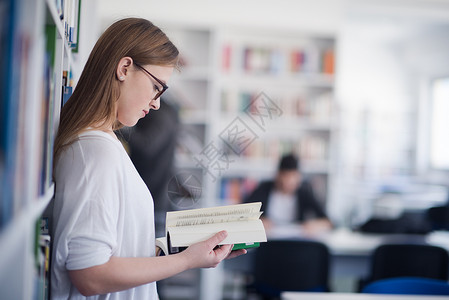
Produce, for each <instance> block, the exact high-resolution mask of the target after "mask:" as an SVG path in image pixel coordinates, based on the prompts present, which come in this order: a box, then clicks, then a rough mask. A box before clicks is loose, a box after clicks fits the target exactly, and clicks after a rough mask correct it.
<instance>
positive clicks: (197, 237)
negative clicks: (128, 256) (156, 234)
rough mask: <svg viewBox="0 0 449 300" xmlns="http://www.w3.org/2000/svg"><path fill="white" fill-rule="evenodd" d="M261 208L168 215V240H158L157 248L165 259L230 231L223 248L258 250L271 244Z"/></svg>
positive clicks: (257, 204)
mask: <svg viewBox="0 0 449 300" xmlns="http://www.w3.org/2000/svg"><path fill="white" fill-rule="evenodd" d="M261 207H262V203H261V202H255V203H246V204H236V205H227V206H216V207H208V208H198V209H189V210H182V211H171V212H167V215H166V224H165V237H160V238H157V239H156V246H157V247H159V249H160V250H161V251H162V252H163V253H164V254H165V255H169V254H174V253H179V252H181V251H183V250H185V249H186V248H187V247H188V246H190V245H192V244H195V243H198V242H201V241H205V240H207V239H208V238H210V237H212V236H213V235H214V234H216V233H218V232H219V231H222V230H226V231H227V233H228V236H227V237H226V239H224V240H223V241H222V242H221V243H220V245H226V244H234V246H233V248H232V250H237V249H244V248H254V247H258V246H259V245H260V243H261V242H266V241H267V237H266V234H265V228H264V226H263V224H262V221H261V220H260V216H261V215H262V212H261V211H260V208H261Z"/></svg>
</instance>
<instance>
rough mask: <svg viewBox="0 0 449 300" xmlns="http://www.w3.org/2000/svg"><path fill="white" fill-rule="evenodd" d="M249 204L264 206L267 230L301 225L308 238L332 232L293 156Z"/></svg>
mask: <svg viewBox="0 0 449 300" xmlns="http://www.w3.org/2000/svg"><path fill="white" fill-rule="evenodd" d="M245 202H246V203H248V202H262V211H264V214H263V215H262V218H261V219H262V221H263V223H264V226H265V228H266V229H267V230H270V228H272V227H275V226H283V225H291V224H299V225H301V228H302V231H303V232H304V233H305V234H311V235H313V234H316V233H319V232H323V231H326V230H329V229H331V228H332V224H331V222H330V221H329V219H328V218H327V216H326V213H325V212H324V210H323V208H322V207H321V205H320V203H319V202H318V200H317V199H316V197H315V195H314V192H313V189H312V185H311V184H310V183H309V182H308V181H305V180H302V174H301V172H300V171H299V161H298V159H297V158H296V156H294V155H292V154H288V155H285V156H283V157H282V158H281V160H280V162H279V167H278V171H277V174H276V177H275V178H274V180H268V181H264V182H261V183H260V184H259V185H258V186H257V187H256V189H255V190H254V191H253V192H252V193H251V194H250V195H249V196H248V197H247V198H246V199H245Z"/></svg>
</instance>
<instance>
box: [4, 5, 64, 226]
mask: <svg viewBox="0 0 449 300" xmlns="http://www.w3.org/2000/svg"><path fill="white" fill-rule="evenodd" d="M19 4H20V3H18V4H17V7H20V5H19ZM10 8H11V9H13V8H14V6H13V5H11V7H10ZM0 11H1V10H0ZM8 15H9V18H12V19H14V18H15V17H16V16H17V17H20V12H17V14H15V13H12V12H11V11H8ZM3 21H4V20H0V22H2V24H3ZM7 22H9V23H10V24H15V22H13V21H12V20H9V21H7ZM29 22H30V25H28V26H29V27H31V26H32V24H33V21H32V20H31V21H29ZM6 27H7V29H8V30H6V31H3V30H4V28H3V25H0V28H2V30H1V33H0V34H1V35H2V38H4V39H3V40H4V41H5V43H2V46H1V47H0V48H1V49H2V50H1V51H2V52H1V53H0V54H1V55H2V56H1V57H2V59H5V65H6V66H7V67H10V68H9V70H6V69H5V74H6V75H7V76H5V81H4V82H3V83H2V92H1V105H0V107H1V108H0V114H1V118H0V119H1V122H2V126H1V130H0V178H1V179H2V180H1V185H2V186H1V190H0V196H1V202H0V228H1V227H3V226H5V225H6V224H7V223H8V222H10V221H11V220H12V219H13V218H14V217H15V216H16V215H17V214H18V213H19V212H21V211H22V210H23V209H24V207H25V206H26V205H28V204H29V203H30V201H33V200H34V199H39V196H42V195H44V194H45V193H46V191H47V190H48V189H49V187H50V186H51V184H52V164H53V142H54V137H55V134H56V132H55V124H54V123H55V116H54V114H55V103H56V102H57V103H59V101H61V99H55V97H56V94H59V93H56V92H55V91H56V89H59V88H61V87H55V82H56V79H57V78H56V76H60V74H59V73H57V72H55V70H54V68H55V66H54V64H55V56H56V54H55V53H56V39H57V34H58V30H57V28H56V24H52V25H46V26H45V32H44V34H40V35H37V36H36V35H30V34H29V33H28V32H27V31H26V30H23V29H22V28H19V27H14V26H10V27H8V26H6ZM24 28H27V27H26V26H24ZM28 30H31V29H28ZM3 55H4V56H3ZM1 65H2V66H3V64H1ZM11 66H14V67H11ZM36 77H37V78H38V79H36ZM63 89H65V87H63Z"/></svg>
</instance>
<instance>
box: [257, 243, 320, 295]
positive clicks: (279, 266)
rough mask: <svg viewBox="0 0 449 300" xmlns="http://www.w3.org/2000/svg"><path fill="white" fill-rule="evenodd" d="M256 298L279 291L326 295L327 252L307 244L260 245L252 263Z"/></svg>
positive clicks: (318, 244)
mask: <svg viewBox="0 0 449 300" xmlns="http://www.w3.org/2000/svg"><path fill="white" fill-rule="evenodd" d="M253 263H254V265H253V275H254V287H255V289H256V292H258V293H259V294H266V295H271V296H276V295H277V296H278V295H279V294H280V293H281V292H282V291H328V290H329V289H328V274H329V250H328V248H327V246H326V245H324V244H323V243H320V242H316V241H309V240H274V241H268V242H267V243H264V244H262V245H261V246H260V247H259V248H258V249H257V250H256V252H255V256H254V261H253Z"/></svg>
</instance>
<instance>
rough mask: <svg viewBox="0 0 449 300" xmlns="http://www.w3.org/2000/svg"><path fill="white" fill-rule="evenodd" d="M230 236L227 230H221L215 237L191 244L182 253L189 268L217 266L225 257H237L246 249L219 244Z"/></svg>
mask: <svg viewBox="0 0 449 300" xmlns="http://www.w3.org/2000/svg"><path fill="white" fill-rule="evenodd" d="M227 236H228V234H227V232H226V231H220V232H218V233H217V234H215V235H214V236H213V237H211V238H209V239H208V240H205V241H203V242H199V243H196V244H193V245H191V246H190V247H188V248H187V249H186V250H184V251H183V252H181V253H180V255H184V256H185V259H186V260H187V262H188V265H189V268H215V267H216V266H217V265H218V264H219V263H220V262H221V261H222V260H223V259H225V258H227V257H229V258H232V257H236V256H238V255H241V254H244V253H246V251H233V252H231V249H232V247H233V245H221V246H218V244H219V243H220V242H221V241H223V240H224V239H225V238H226V237H227Z"/></svg>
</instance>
